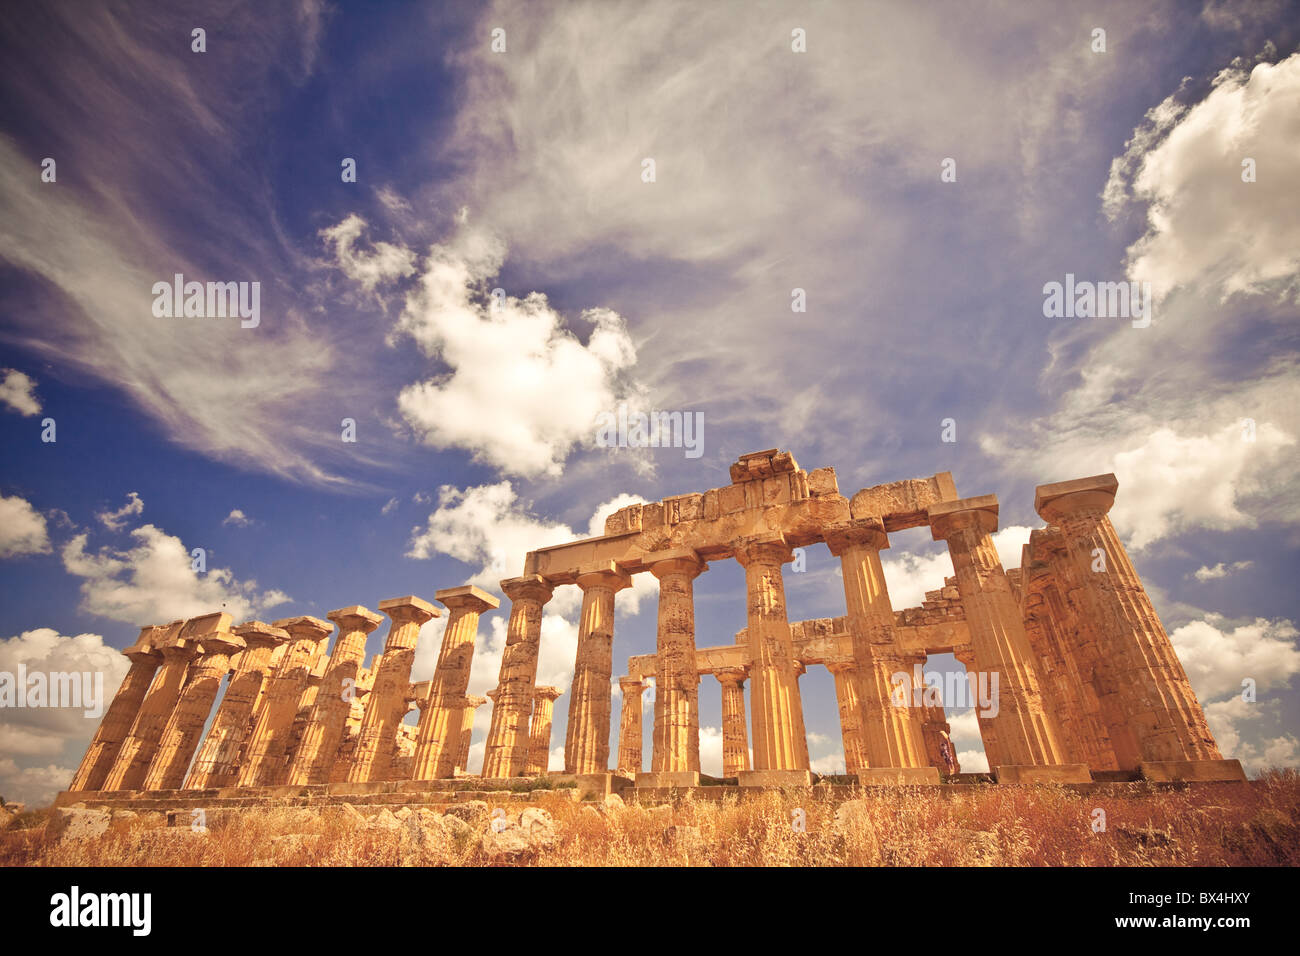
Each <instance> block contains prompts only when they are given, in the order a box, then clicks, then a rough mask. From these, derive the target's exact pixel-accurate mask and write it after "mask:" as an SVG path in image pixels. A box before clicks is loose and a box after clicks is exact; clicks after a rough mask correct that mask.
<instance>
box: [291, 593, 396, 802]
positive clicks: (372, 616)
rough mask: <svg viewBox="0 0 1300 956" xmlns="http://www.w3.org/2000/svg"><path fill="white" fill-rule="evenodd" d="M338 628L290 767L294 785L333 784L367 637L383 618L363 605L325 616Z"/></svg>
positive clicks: (345, 608) (364, 653)
mask: <svg viewBox="0 0 1300 956" xmlns="http://www.w3.org/2000/svg"><path fill="white" fill-rule="evenodd" d="M325 616H326V617H328V618H329V619H330V620H331V621H333V622H334V623H335V624H337V625H338V628H339V636H338V637H337V638H335V640H334V650H333V652H332V653H331V654H330V657H329V663H328V665H326V668H325V673H324V675H323V676H322V677H321V683H320V686H319V687H318V688H317V690H316V695H315V700H314V701H313V703H312V708H311V716H310V717H309V718H308V720H307V728H306V730H305V731H304V733H303V738H302V742H301V743H300V744H298V749H297V751H296V752H295V753H294V755H293V762H292V764H291V765H290V767H289V780H288V782H289V783H291V784H297V785H302V784H313V783H329V780H330V771H331V769H332V768H333V766H334V761H335V759H336V758H337V756H338V752H339V744H341V743H342V742H343V732H344V730H345V729H346V727H347V723H348V714H349V713H351V711H352V701H353V699H354V698H355V697H356V686H357V676H358V674H359V673H360V672H361V665H362V664H364V663H365V659H366V638H367V637H368V636H369V635H370V632H371V631H373V630H374V629H375V628H377V627H378V626H379V625H380V624H381V623H382V622H383V620H384V619H383V618H382V617H380V616H379V615H378V614H376V613H375V612H374V611H371V610H370V609H369V608H364V607H362V606H361V605H359V604H358V605H353V606H351V607H343V608H339V609H338V610H337V611H330V612H329V613H328V614H326V615H325Z"/></svg>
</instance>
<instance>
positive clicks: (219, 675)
mask: <svg viewBox="0 0 1300 956" xmlns="http://www.w3.org/2000/svg"><path fill="white" fill-rule="evenodd" d="M227 620H228V618H227ZM198 640H199V643H200V646H201V651H200V653H199V656H198V658H197V659H196V660H195V661H194V662H193V663H192V664H191V665H190V669H189V671H188V673H187V674H186V678H185V687H184V689H183V690H182V691H181V695H180V698H179V699H178V700H177V702H176V707H175V708H174V709H173V710H172V713H171V716H170V717H169V718H168V720H167V726H166V727H165V728H164V730H163V735H162V739H161V740H160V741H159V742H158V752H157V753H156V754H155V755H154V759H153V762H152V763H151V764H150V765H149V772H148V773H147V774H146V775H145V780H144V788H145V789H146V790H179V789H180V788H181V784H182V783H183V782H184V781H185V774H186V772H187V771H188V770H189V768H190V761H191V760H193V759H194V751H195V750H197V749H198V746H199V741H200V739H201V738H202V736H203V725H204V724H206V723H207V720H208V714H209V713H211V712H212V705H213V704H214V703H215V702H216V699H217V693H218V692H219V691H220V690H221V682H222V681H223V680H225V679H226V674H227V673H229V671H230V655H231V654H233V653H236V652H238V651H240V650H242V649H243V647H244V642H243V640H242V639H241V638H239V637H236V636H235V635H234V634H231V633H229V632H228V631H218V632H215V633H212V634H203V635H200V636H199V637H198Z"/></svg>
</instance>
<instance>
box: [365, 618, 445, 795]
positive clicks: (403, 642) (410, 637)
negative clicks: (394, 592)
mask: <svg viewBox="0 0 1300 956" xmlns="http://www.w3.org/2000/svg"><path fill="white" fill-rule="evenodd" d="M379 610H380V611H382V612H383V613H385V614H387V615H388V616H389V618H390V619H391V620H392V622H393V623H392V626H391V627H390V628H389V629H388V638H387V640H385V641H384V656H383V659H382V660H381V661H380V662H379V669H378V670H377V671H376V672H375V683H374V687H373V688H371V691H370V694H369V696H368V697H366V713H365V716H364V717H362V718H361V730H360V731H359V732H358V734H357V748H356V753H355V756H354V757H353V759H352V766H351V767H350V768H348V782H349V783H368V782H369V781H371V780H387V779H388V777H389V771H390V770H391V768H392V765H393V751H394V749H395V748H396V747H397V728H398V725H399V724H401V723H402V721H403V720H405V719H406V714H407V712H408V711H409V710H410V707H409V703H410V698H409V694H410V689H411V665H412V664H413V663H414V662H415V645H416V643H417V642H418V641H419V639H420V628H421V626H423V625H424V623H425V622H426V621H429V620H432V619H433V618H435V617H437V616H438V615H439V614H441V613H442V612H441V611H439V610H438V609H437V608H436V607H434V606H433V605H432V604H430V603H429V602H428V601H425V600H423V599H421V598H418V597H413V596H408V597H400V598H390V599H389V600H387V601H380V602H379Z"/></svg>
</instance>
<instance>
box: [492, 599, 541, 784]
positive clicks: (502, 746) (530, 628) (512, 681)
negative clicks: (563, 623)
mask: <svg viewBox="0 0 1300 956" xmlns="http://www.w3.org/2000/svg"><path fill="white" fill-rule="evenodd" d="M501 590H502V591H504V592H505V595H506V597H508V598H510V622H509V624H507V625H506V646H505V650H504V651H503V652H502V654H501V673H500V677H499V679H498V683H497V688H496V690H497V697H496V698H495V703H494V704H493V707H492V726H491V727H490V728H489V729H488V739H487V747H486V749H485V752H484V755H483V776H485V777H518V776H520V775H522V774H523V772H524V770H525V769H527V767H528V748H529V743H530V741H529V737H528V718H529V715H530V714H531V713H532V709H533V690H534V685H535V684H536V682H537V651H538V647H539V645H540V642H541V637H542V606H543V605H544V604H545V603H546V602H547V601H549V600H550V599H551V594H552V593H553V590H554V589H553V588H552V587H551V585H550V584H548V583H547V582H546V579H545V578H543V577H542V576H541V575H540V574H529V575H525V576H523V577H519V578H510V579H508V580H505V581H502V582H501Z"/></svg>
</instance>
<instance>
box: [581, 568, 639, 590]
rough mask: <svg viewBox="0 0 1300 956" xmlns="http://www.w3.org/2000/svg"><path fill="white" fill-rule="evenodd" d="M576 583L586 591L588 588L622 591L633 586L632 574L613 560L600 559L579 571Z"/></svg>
mask: <svg viewBox="0 0 1300 956" xmlns="http://www.w3.org/2000/svg"><path fill="white" fill-rule="evenodd" d="M574 583H575V584H577V585H578V587H580V588H581V589H582V590H584V591H586V590H587V589H588V588H609V589H610V590H611V591H621V590H623V589H624V588H630V587H631V586H632V575H630V574H628V573H627V572H626V571H624V570H623V569H622V568H620V567H619V566H618V565H617V564H615V563H614V562H613V561H600V562H597V563H596V564H594V565H592V566H590V567H586V568H583V569H582V570H581V571H579V572H578V574H577V577H576V578H575V581H574Z"/></svg>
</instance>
